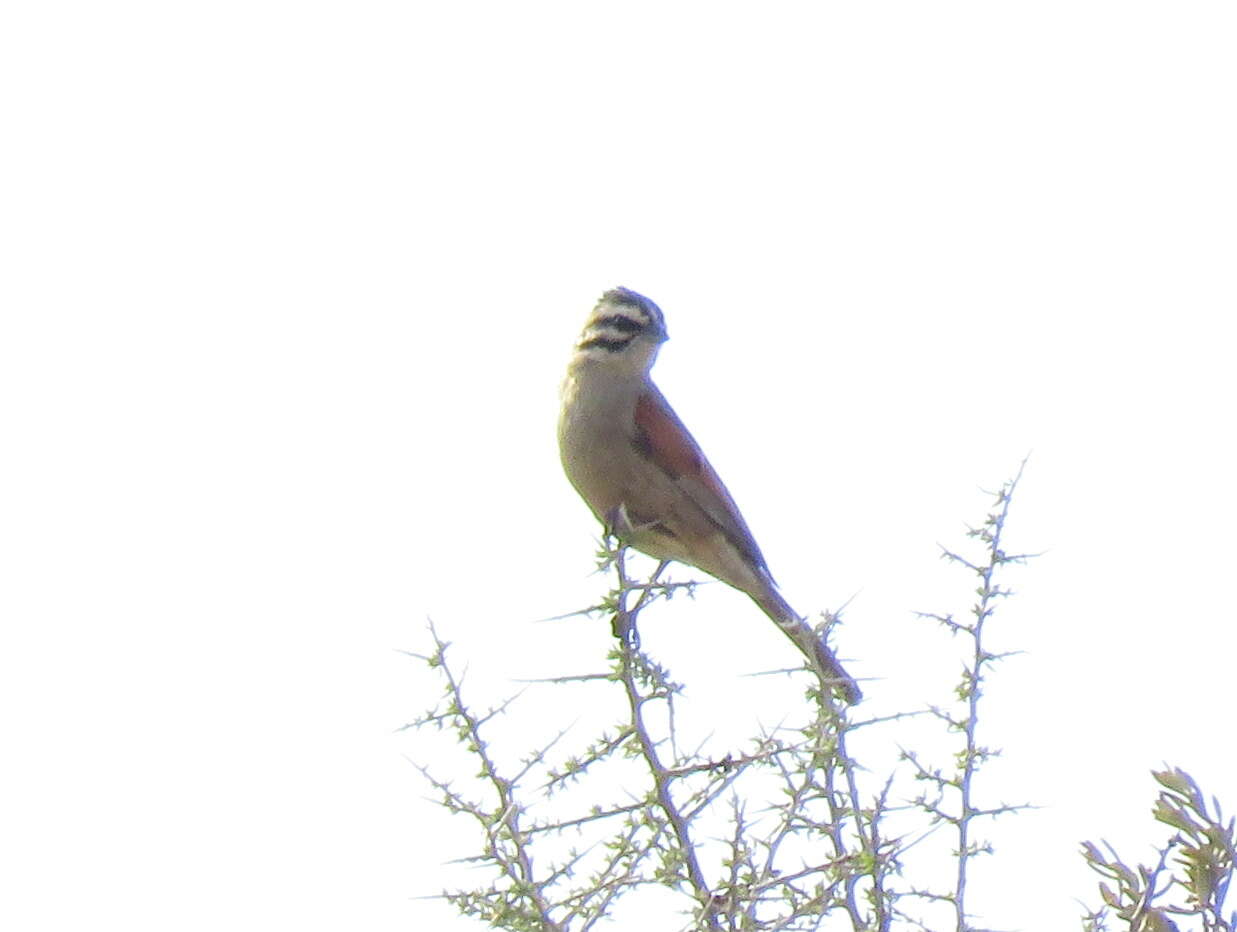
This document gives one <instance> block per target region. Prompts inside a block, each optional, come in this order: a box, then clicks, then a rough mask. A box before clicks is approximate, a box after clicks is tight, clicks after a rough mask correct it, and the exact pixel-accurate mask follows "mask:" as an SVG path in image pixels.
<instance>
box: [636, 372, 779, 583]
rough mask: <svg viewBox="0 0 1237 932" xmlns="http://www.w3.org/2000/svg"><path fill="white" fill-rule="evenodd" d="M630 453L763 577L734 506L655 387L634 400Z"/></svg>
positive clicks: (761, 564) (762, 561)
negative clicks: (701, 515) (664, 478)
mask: <svg viewBox="0 0 1237 932" xmlns="http://www.w3.org/2000/svg"><path fill="white" fill-rule="evenodd" d="M635 431H636V432H635V436H634V437H633V440H632V442H633V444H634V445H635V447H636V449H637V450H638V451H639V452H640V453H641V454H642V455H643V456H644V457H645V458H647V459H648V460H649V461H650V462H652V463H653V464H654V465H655V466H657V468H658V469H660V470H661V471H662V472H663V473H665V474H666V475H667V476H668V477H669V478H670V479H671V480H672V481H673V482H674V483H675V484H676V485H677V486H678V487H679V488H680V489H682V490H683V492H684V494H686V495H687V497H688V498H689V499H691V501H692V502H694V503H695V504H696V506H697V507H699V508H700V510H701V511H703V512H704V514H705V516H706V517H707V518H708V519H709V521H710V522H712V523H713V524H714V525H715V526H716V527H717V528H718V529H719V530H721V532H722V533H723V534H725V535H726V537H727V539H729V540H730V542H731V543H732V544H733V545H734V546H735V547H736V548H737V549H738V550H739V551H740V552H741V553H742V554H743V555H744V556H745V557H746V558H747V559H748V560H749V561H750V562H751V563H752V564H753V565H754V566H756V567H759V568H760V569H761V570H762V571H763V572H764V573H765V574H766V575H767V574H768V572H769V569H768V566H767V565H766V564H765V558H764V556H763V554H761V552H760V548H759V547H757V546H756V541H755V539H754V538H753V537H752V532H751V531H750V530H749V529H748V527H747V522H745V521H744V520H743V515H742V514H740V513H739V508H738V506H737V505H735V503H734V499H733V498H731V497H730V492H728V491H727V490H726V486H725V485H723V484H722V480H721V479H720V478H719V477H718V475H717V471H716V470H715V469H714V468H713V467H712V465H710V463H709V461H708V460H707V459H706V458H705V455H704V453H703V452H702V451H701V449H700V445H699V444H698V443H696V440H695V438H694V437H692V435H691V432H690V431H688V429H687V428H686V427H685V426H684V425H683V422H682V421H680V420H679V417H678V415H677V414H675V413H674V411H673V409H671V407H670V405H669V404H668V403H667V402H666V399H665V398H664V397H663V396H662V394H661V392H660V391H658V389H657V388H656V386H649V387H648V388H647V389H646V390H645V391H643V392H641V393H640V395H639V396H638V397H637V398H636V413H635Z"/></svg>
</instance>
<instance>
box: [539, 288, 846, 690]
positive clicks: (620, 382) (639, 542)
mask: <svg viewBox="0 0 1237 932" xmlns="http://www.w3.org/2000/svg"><path fill="white" fill-rule="evenodd" d="M667 339H669V336H668V334H667V332H666V322H665V318H664V316H663V315H662V311H661V308H659V307H658V306H657V305H656V304H654V303H653V302H652V301H651V300H649V299H648V298H646V297H644V296H643V295H641V294H637V293H636V292H635V291H632V290H630V289H628V288H621V287H620V288H612V289H610V290H609V291H607V292H605V294H603V295H602V296H601V299H600V300H599V301H598V302H597V304H596V306H594V308H593V309H592V312H591V313H590V314H589V316H588V320H587V321H586V323H585V325H584V330H583V332H582V333H581V335H580V338H579V340H578V341H577V342H576V344H575V348H574V351H573V353H572V356H571V361H570V364H569V365H568V367H567V376H566V378H565V379H564V381H563V387H562V399H561V400H562V407H561V409H560V414H559V420H558V442H559V452H560V454H561V458H562V463H563V470H564V472H565V473H566V474H567V479H568V480H569V481H570V483H571V484H572V485H573V486H574V487H575V489H576V491H577V492H579V494H580V497H581V498H583V499H584V502H585V503H586V504H587V505H588V507H589V509H590V510H591V511H592V512H593V514H594V515H595V516H596V517H597V519H598V520H599V521H600V522H601V523H602V526H603V527H604V528H605V530H606V532H607V533H610V534H613V535H614V536H615V537H617V538H618V540H619V541H620V543H622V544H623V545H625V546H630V547H633V548H635V549H636V550H639V551H641V552H642V553H645V554H648V555H649V556H651V557H653V558H655V559H658V560H661V561H670V560H674V561H677V562H679V563H684V564H687V565H688V566H693V567H696V568H697V569H700V570H703V571H704V572H706V573H708V574H709V575H710V576H713V577H715V578H717V579H719V580H721V581H722V582H724V583H727V584H729V585H730V586H733V587H734V588H735V589H738V590H739V591H740V592H743V593H746V594H747V595H748V596H750V597H751V599H752V601H754V602H755V603H756V604H757V605H758V606H759V607H760V608H761V610H762V611H763V612H764V613H765V614H766V615H768V616H769V618H771V619H772V620H773V621H774V622H775V623H776V624H777V626H778V628H779V630H781V631H782V633H783V634H785V635H786V636H787V637H788V638H789V639H790V640H791V642H792V643H793V644H794V645H795V646H796V647H797V648H798V649H799V650H800V651H801V652H802V653H803V655H804V657H806V658H807V660H808V663H809V665H810V666H811V667H812V669H813V670H814V671H815V672H816V674H817V675H818V676H819V677H820V679H821V682H822V683H824V684H826V685H828V686H830V687H832V688H833V689H835V690H836V691H837V692H839V693H840V694H841V695H842V697H843V698H845V699H846V701H847V702H849V703H851V704H852V705H853V704H855V703H857V702H859V701H860V699H861V698H862V693H861V691H860V689H859V686H858V684H857V683H856V682H855V680H854V679H853V678H852V677H851V676H850V675H849V674H847V673H846V671H845V670H844V669H843V668H842V665H841V664H840V663H838V660H837V658H836V657H834V655H833V653H832V651H830V650H829V647H828V646H827V645H826V644H825V643H824V642H823V641H822V639H821V638H820V637H818V636H817V635H816V633H815V632H814V631H813V630H812V629H811V627H810V626H809V625H808V624H807V623H806V622H805V621H804V620H803V619H802V618H801V617H800V616H799V615H798V614H797V613H796V612H795V611H794V609H792V608H791V607H790V605H789V604H788V603H787V601H786V600H785V599H784V598H783V597H782V595H781V594H780V593H779V592H778V588H777V584H776V583H775V582H774V580H773V576H772V575H771V574H770V572H769V567H768V564H767V563H766V562H765V558H764V555H763V554H762V553H761V552H760V548H759V547H758V546H757V545H756V540H755V538H754V537H753V536H752V532H751V531H750V530H749V529H748V526H747V522H746V521H744V520H743V515H742V514H741V513H740V512H739V508H738V506H737V505H736V504H735V502H734V499H733V498H732V497H731V495H730V493H729V492H728V491H727V490H726V486H725V485H723V484H722V480H721V479H720V478H719V477H718V475H717V471H716V470H714V468H713V467H712V465H710V463H709V461H708V459H707V458H706V457H705V455H704V452H703V451H702V450H701V449H700V445H699V444H698V443H697V442H696V440H695V438H694V437H693V436H692V435H691V432H690V431H688V429H687V428H686V427H685V426H684V424H683V422H682V421H681V420H680V419H679V416H678V415H677V414H675V412H674V409H673V408H672V407H670V404H669V402H667V401H666V399H665V396H663V395H662V393H661V391H660V390H659V389H658V388H657V386H656V385H655V384H654V383H653V380H652V377H651V375H650V372H651V370H652V368H653V363H654V362H656V360H657V354H658V352H659V351H660V349H661V347H662V344H663V343H665V342H666V340H667Z"/></svg>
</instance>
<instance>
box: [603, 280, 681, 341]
mask: <svg viewBox="0 0 1237 932" xmlns="http://www.w3.org/2000/svg"><path fill="white" fill-rule="evenodd" d="M601 304H603V305H604V304H609V305H610V306H612V307H629V308H632V309H633V310H636V311H638V312H639V313H640V316H641V317H643V318H644V324H643V326H641V325H640V324H639V323H638V322H637V321H635V320H632V319H631V318H630V317H629V316H627V315H622V314H613V315H610V316H608V317H604V318H602V319H601V321H602V322H604V323H606V324H609V325H611V326H613V327H615V329H617V330H620V331H622V332H623V333H635V332H636V330H637V329H640V330H655V331H659V332H661V333H662V334H663V336H664V334H665V331H666V322H665V318H663V317H662V313H661V308H659V307H658V306H657V305H656V304H654V303H653V302H652V301H650V300H649V299H648V298H646V297H645V296H644V295H642V294H638V293H636V292H634V291H632V290H631V289H630V288H612V289H610V290H609V291H607V292H606V293H605V294H604V295H602V296H601Z"/></svg>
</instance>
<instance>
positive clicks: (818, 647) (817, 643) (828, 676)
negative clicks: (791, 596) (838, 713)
mask: <svg viewBox="0 0 1237 932" xmlns="http://www.w3.org/2000/svg"><path fill="white" fill-rule="evenodd" d="M756 604H757V605H759V606H760V607H761V609H762V610H763V611H764V613H765V614H766V615H768V616H769V617H770V618H772V619H773V620H774V621H775V622H777V626H778V627H779V628H780V629H781V630H782V632H783V633H784V634H785V635H786V636H787V637H788V638H790V640H791V642H792V643H793V644H794V645H795V647H797V648H799V650H800V651H802V652H803V656H805V657H806V658H807V659H808V663H810V664H811V665H812V669H814V670H815V671H816V673H817V675H818V676H819V677H820V678H821V682H822V683H824V684H825V685H826V686H830V687H832V688H833V689H835V690H837V691H838V692H840V693H841V694H842V696H843V698H845V699H846V701H847V702H848V703H850V704H851V705H856V704H857V703H858V702H859V700H861V699H862V698H863V693H862V692H861V691H860V689H859V684H858V683H856V682H855V680H854V678H853V677H851V675H850V674H849V673H847V672H846V671H845V670H844V669H842V665H841V664H840V663H838V658H837V657H835V656H833V651H831V650H830V649H829V647H828V645H826V644H825V642H824V640H823V639H821V638H819V637H817V636H816V632H815V631H813V630H812V629H811V627H810V626H809V625H808V624H807V622H805V621H804V620H803V619H802V618H800V617H799V616H798V615H797V614H795V611H794V609H792V608H791V607H790V605H789V604H787V602H786V600H785V599H783V598H782V597H781V595H779V594H778V592H777V590H775V589H773V588H772V587H770V590H769V593H768V595H767V596H765V597H764V598H758V599H756Z"/></svg>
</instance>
